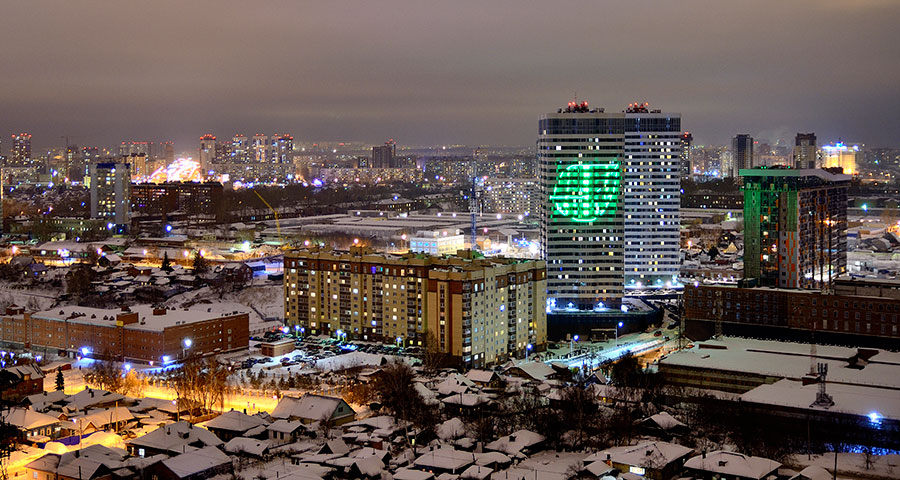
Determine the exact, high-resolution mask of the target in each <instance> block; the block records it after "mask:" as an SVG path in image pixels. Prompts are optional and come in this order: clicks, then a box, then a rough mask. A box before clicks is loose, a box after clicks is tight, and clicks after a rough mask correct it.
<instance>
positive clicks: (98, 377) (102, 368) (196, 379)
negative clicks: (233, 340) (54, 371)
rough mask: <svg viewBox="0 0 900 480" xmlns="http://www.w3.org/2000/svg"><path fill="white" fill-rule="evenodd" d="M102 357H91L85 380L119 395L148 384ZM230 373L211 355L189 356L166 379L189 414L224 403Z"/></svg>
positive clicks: (138, 393) (138, 392) (136, 391)
mask: <svg viewBox="0 0 900 480" xmlns="http://www.w3.org/2000/svg"><path fill="white" fill-rule="evenodd" d="M106 358H109V356H102V358H99V359H96V360H94V362H93V364H92V365H91V367H90V368H88V369H87V370H86V371H85V372H84V380H85V382H86V383H88V384H89V385H92V386H94V387H96V388H99V389H102V390H107V391H110V392H114V393H119V394H121V395H125V396H131V397H139V396H141V395H142V394H143V393H144V391H145V390H146V388H147V386H148V384H149V382H148V378H147V377H146V376H144V375H142V374H139V373H137V372H135V371H134V370H131V369H127V370H126V369H123V368H122V367H121V366H119V365H118V364H116V363H115V362H113V361H111V360H106ZM230 373H231V372H230V371H229V370H228V367H226V366H224V365H222V364H220V363H218V362H217V361H215V359H213V358H210V357H203V358H199V357H193V358H189V359H188V360H186V361H185V362H184V364H183V365H182V366H181V368H179V369H177V370H173V372H172V373H171V375H170V376H168V377H167V378H166V380H167V381H168V384H169V385H170V387H171V388H172V389H174V390H175V395H176V398H177V401H178V406H179V410H185V411H188V412H190V414H192V415H203V414H206V413H208V412H210V411H212V410H214V409H215V408H216V407H219V408H222V407H224V404H225V395H226V392H227V390H228V387H227V381H228V375H229V374H230ZM57 382H59V379H58V380H57Z"/></svg>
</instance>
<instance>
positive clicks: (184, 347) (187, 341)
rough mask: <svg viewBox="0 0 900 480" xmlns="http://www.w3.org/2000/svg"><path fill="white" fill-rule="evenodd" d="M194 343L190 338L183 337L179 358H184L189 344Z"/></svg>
mask: <svg viewBox="0 0 900 480" xmlns="http://www.w3.org/2000/svg"><path fill="white" fill-rule="evenodd" d="M193 344H194V341H193V340H191V339H190V338H185V339H184V340H182V341H181V359H182V360H184V359H185V358H187V349H189V348H191V345H193Z"/></svg>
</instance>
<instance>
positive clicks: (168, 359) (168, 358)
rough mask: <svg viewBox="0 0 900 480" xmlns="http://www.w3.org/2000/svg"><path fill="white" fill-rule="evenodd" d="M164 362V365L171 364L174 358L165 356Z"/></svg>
mask: <svg viewBox="0 0 900 480" xmlns="http://www.w3.org/2000/svg"><path fill="white" fill-rule="evenodd" d="M162 361H163V363H169V362H171V361H172V358H171V357H169V356H168V355H163V357H162Z"/></svg>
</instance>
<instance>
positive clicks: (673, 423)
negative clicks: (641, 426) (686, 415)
mask: <svg viewBox="0 0 900 480" xmlns="http://www.w3.org/2000/svg"><path fill="white" fill-rule="evenodd" d="M645 421H649V422H653V423H655V424H656V425H657V426H658V427H659V428H661V429H663V430H671V429H673V428H676V427H686V426H687V425H685V424H684V423H681V422H679V421H678V419H676V418H675V417H673V416H672V415H671V414H669V412H660V413H657V414H656V415H651V416H650V417H648V418H647V419H646V420H645Z"/></svg>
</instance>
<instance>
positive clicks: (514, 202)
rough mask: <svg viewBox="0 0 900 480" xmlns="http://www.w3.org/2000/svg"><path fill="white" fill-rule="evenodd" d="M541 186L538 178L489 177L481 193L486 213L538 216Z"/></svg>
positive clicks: (485, 180) (482, 186)
mask: <svg viewBox="0 0 900 480" xmlns="http://www.w3.org/2000/svg"><path fill="white" fill-rule="evenodd" d="M540 185H541V184H540V182H539V181H538V179H537V178H496V177H488V178H486V179H484V183H483V184H482V185H481V192H480V194H481V202H482V207H483V209H484V212H489V213H515V214H522V215H526V214H527V215H529V216H531V215H535V216H537V214H538V212H539V211H540V206H541V199H540V196H541V189H540Z"/></svg>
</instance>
